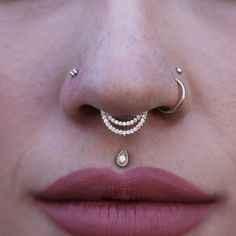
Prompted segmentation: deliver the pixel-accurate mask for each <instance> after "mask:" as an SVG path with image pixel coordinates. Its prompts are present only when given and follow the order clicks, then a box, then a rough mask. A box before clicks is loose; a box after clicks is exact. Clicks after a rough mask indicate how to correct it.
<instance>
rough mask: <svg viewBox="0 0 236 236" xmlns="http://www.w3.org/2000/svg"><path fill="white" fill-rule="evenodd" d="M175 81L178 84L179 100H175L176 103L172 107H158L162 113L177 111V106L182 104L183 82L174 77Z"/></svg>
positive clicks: (183, 94) (183, 97) (184, 93)
mask: <svg viewBox="0 0 236 236" xmlns="http://www.w3.org/2000/svg"><path fill="white" fill-rule="evenodd" d="M175 81H176V83H177V84H178V87H179V88H180V90H181V92H180V97H179V101H178V102H177V104H176V105H175V106H174V107H172V108H168V109H164V108H161V107H160V108H159V111H160V112H161V113H164V114H173V113H175V112H177V111H178V110H179V108H180V107H181V106H182V105H183V102H184V100H185V98H186V89H185V86H184V84H183V83H182V82H181V81H180V80H179V79H178V78H175Z"/></svg>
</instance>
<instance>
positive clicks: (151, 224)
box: [40, 200, 212, 236]
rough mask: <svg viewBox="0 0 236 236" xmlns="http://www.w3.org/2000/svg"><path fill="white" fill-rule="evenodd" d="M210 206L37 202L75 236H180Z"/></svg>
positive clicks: (193, 224)
mask: <svg viewBox="0 0 236 236" xmlns="http://www.w3.org/2000/svg"><path fill="white" fill-rule="evenodd" d="M211 207H212V204H207V203H206V204H200V203H199V204H188V203H178V204H177V203H159V202H137V201H134V202H131V201H105V200H104V201H81V202H74V203H73V202H64V203H60V202H59V203H56V202H55V203H54V202H40V208H41V209H42V210H43V211H44V212H45V213H46V214H47V215H48V216H49V217H50V218H51V219H52V220H53V221H54V222H55V223H56V224H57V225H58V226H60V227H61V228H63V229H64V230H65V231H67V232H69V233H71V234H72V235H77V236H88V235H89V236H110V235H112V236H120V235H126V236H181V235H183V234H185V233H187V232H189V231H190V230H192V229H193V228H194V227H195V226H196V225H197V224H199V223H200V221H202V220H203V218H204V217H205V216H206V214H207V213H208V212H209V210H210V208H211Z"/></svg>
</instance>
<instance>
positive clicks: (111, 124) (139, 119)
mask: <svg viewBox="0 0 236 236" xmlns="http://www.w3.org/2000/svg"><path fill="white" fill-rule="evenodd" d="M147 115H148V112H147V111H145V112H143V113H141V114H139V115H137V116H136V117H135V118H133V119H132V120H129V121H119V120H117V119H115V118H113V117H112V116H111V115H109V114H108V113H106V112H104V111H101V117H102V120H103V122H104V124H105V125H106V127H107V128H108V129H109V130H110V131H111V132H113V133H115V134H117V135H122V136H127V135H131V134H134V133H135V132H137V131H138V130H139V129H141V127H142V126H143V125H144V123H145V121H146V119H147ZM115 126H117V128H116V127H115ZM118 127H119V128H118ZM120 127H122V128H126V129H120ZM127 128H128V129H127Z"/></svg>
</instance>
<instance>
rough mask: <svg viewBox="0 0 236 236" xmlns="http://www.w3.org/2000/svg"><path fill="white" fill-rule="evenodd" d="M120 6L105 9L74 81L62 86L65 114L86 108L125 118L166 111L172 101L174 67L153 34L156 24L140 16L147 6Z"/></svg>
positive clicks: (113, 4) (160, 38)
mask: <svg viewBox="0 0 236 236" xmlns="http://www.w3.org/2000/svg"><path fill="white" fill-rule="evenodd" d="M122 2H123V1H111V3H110V5H109V7H107V8H106V13H104V14H105V16H104V18H103V23H102V24H101V25H99V27H100V28H99V30H97V31H96V32H95V33H96V37H94V39H92V40H91V41H90V42H88V47H89V48H90V49H89V50H88V51H87V52H86V53H85V55H83V56H84V58H85V60H84V61H81V63H80V65H79V66H78V67H79V74H78V76H77V77H76V78H68V80H67V82H66V84H65V91H64V93H63V96H62V101H63V106H64V108H65V110H66V111H67V112H68V113H73V114H74V113H75V111H78V110H79V109H80V108H81V107H82V106H84V105H89V106H91V107H94V108H96V109H99V110H103V111H105V112H107V113H109V114H111V115H112V116H116V117H119V118H128V117H134V115H137V114H140V113H142V112H144V111H151V110H153V109H155V108H158V107H162V106H165V107H172V106H174V105H175V104H176V101H177V100H178V97H179V90H178V86H177V84H176V82H175V80H174V79H173V70H174V69H175V64H174V60H173V59H172V57H171V55H169V54H168V53H167V51H168V50H167V48H165V46H163V44H162V43H161V42H163V41H164V40H165V38H164V37H165V36H163V35H162V34H160V33H158V29H159V28H161V27H162V26H161V25H160V24H161V23H160V21H153V19H151V18H150V17H148V16H147V15H148V14H145V11H147V10H148V11H150V9H146V7H147V6H146V5H147V4H146V5H144V4H141V3H140V1H128V2H129V3H127V4H122ZM127 5H128V6H127ZM127 8H128V9H127ZM104 11H105V10H104ZM149 14H150V12H149ZM124 16H125V17H124ZM95 33H94V34H95Z"/></svg>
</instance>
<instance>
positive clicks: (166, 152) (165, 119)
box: [0, 0, 236, 236]
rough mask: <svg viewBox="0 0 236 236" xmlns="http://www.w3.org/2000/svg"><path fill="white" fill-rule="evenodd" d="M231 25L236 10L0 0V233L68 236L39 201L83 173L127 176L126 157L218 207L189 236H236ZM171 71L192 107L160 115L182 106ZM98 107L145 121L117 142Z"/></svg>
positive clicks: (230, 3)
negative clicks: (121, 156) (121, 164)
mask: <svg viewBox="0 0 236 236" xmlns="http://www.w3.org/2000/svg"><path fill="white" fill-rule="evenodd" d="M235 22H236V1H234V0H197V1H195V0H176V1H172V0H156V1H154V0H146V1H145V0H142V1H141V0H129V1H127V0H119V1H117V0H101V1H98V0H91V1H88V0H70V1H64V0H57V1H54V0H47V1H46V0H39V1H30V0H18V1H13V0H12V1H11V0H9V1H4V0H0V186H1V187H0V235H4V236H15V235H18V236H27V235H34V236H55V235H57V236H66V235H68V234H67V233H65V232H64V231H63V230H61V229H60V228H58V227H57V226H55V225H54V224H53V223H52V222H51V221H50V220H49V219H48V218H47V217H46V216H45V215H44V214H43V213H42V212H41V211H40V210H39V209H38V207H37V206H36V204H35V198H34V196H35V194H36V193H38V192H39V191H40V190H42V189H43V188H45V187H46V186H47V185H48V184H50V183H51V182H52V181H54V180H56V179H57V178H59V177H61V176H64V175H66V174H68V173H70V172H72V171H75V170H78V169H82V168H87V167H108V168H111V169H113V170H115V171H119V172H123V171H125V169H119V168H118V167H116V166H115V164H114V157H115V156H116V154H117V152H119V151H120V149H121V148H124V149H126V150H128V152H129V153H131V154H132V158H131V161H130V164H129V166H128V167H127V168H134V167H137V166H152V167H157V168H161V169H164V170H167V171H170V172H173V173H175V174H177V175H178V176H180V177H183V178H185V179H187V180H189V181H191V182H192V183H194V184H195V185H196V186H198V187H199V188H201V189H202V190H203V191H205V192H206V193H207V194H209V195H210V196H214V197H215V198H216V199H217V205H216V208H215V209H214V210H213V211H212V212H211V213H210V214H209V215H208V216H207V218H206V219H205V220H204V221H203V222H202V223H201V224H200V225H199V226H198V227H196V228H195V229H194V230H193V231H191V232H189V233H188V234H187V236H199V235H201V236H213V235H214V236H225V235H234V234H236V224H235V219H236V188H235V182H236V145H235V140H236V105H235V104H236V93H235V89H236V80H235V78H236V67H235V65H236V43H235V39H236V26H235ZM176 65H180V66H182V67H183V69H184V73H183V76H182V81H183V82H184V84H185V86H186V89H187V98H186V101H185V103H184V104H183V107H182V108H181V109H180V110H179V111H178V112H177V113H175V114H173V115H168V116H167V115H165V116H163V115H161V114H160V113H158V112H157V108H158V107H160V106H173V105H174V104H175V102H176V101H177V99H178V89H177V86H176V83H175V81H174V80H173V79H172V78H171V76H170V73H169V72H170V71H171V70H172V69H173V68H175V66H176ZM78 66H79V68H80V69H81V74H80V76H79V77H78V78H77V79H72V78H70V76H69V71H70V70H71V69H72V68H75V67H78ZM85 105H86V106H85ZM100 109H102V110H104V111H106V112H108V113H110V114H112V115H114V116H117V117H120V118H130V117H134V116H135V115H136V114H138V113H140V112H143V111H146V110H149V111H150V112H149V116H148V119H147V122H146V124H145V126H144V127H143V128H142V129H141V130H140V131H139V132H138V133H136V134H135V135H132V136H129V137H120V136H116V135H114V134H112V133H111V132H109V131H108V130H107V129H106V128H105V126H104V124H103V123H102V122H101V118H100V115H99V110H100Z"/></svg>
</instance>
